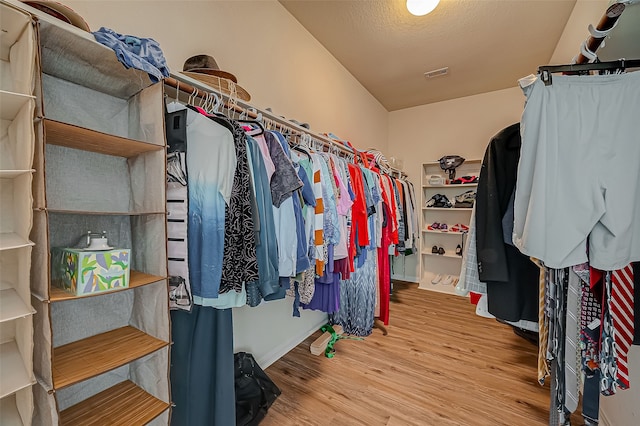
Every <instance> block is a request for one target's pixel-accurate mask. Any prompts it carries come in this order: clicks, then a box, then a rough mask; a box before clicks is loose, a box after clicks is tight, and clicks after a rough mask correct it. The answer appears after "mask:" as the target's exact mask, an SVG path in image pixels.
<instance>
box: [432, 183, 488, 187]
mask: <svg viewBox="0 0 640 426" xmlns="http://www.w3.org/2000/svg"><path fill="white" fill-rule="evenodd" d="M477 186H478V184H477V183H461V184H458V185H451V184H449V185H422V187H423V188H473V187H477Z"/></svg>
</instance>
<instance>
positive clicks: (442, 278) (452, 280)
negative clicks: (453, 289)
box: [431, 274, 458, 285]
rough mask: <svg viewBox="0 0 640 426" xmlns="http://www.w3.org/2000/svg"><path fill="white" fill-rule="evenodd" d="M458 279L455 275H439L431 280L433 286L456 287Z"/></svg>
mask: <svg viewBox="0 0 640 426" xmlns="http://www.w3.org/2000/svg"><path fill="white" fill-rule="evenodd" d="M457 283H458V277H456V276H454V275H444V274H438V275H436V276H435V277H433V279H432V280H431V284H442V285H456V284H457Z"/></svg>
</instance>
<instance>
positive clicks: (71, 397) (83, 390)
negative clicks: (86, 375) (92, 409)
mask: <svg viewBox="0 0 640 426" xmlns="http://www.w3.org/2000/svg"><path fill="white" fill-rule="evenodd" d="M78 362H82V360H80V359H79V360H78ZM128 377H129V365H128V364H127V365H123V366H122V367H119V368H116V369H115V370H111V371H109V372H107V373H104V374H101V375H99V376H96V377H93V378H91V379H87V380H84V381H82V382H80V383H76V384H75V385H71V386H68V387H66V388H63V389H60V390H57V391H56V397H57V399H58V407H59V408H60V411H62V410H64V409H66V408H69V407H71V406H72V405H75V404H77V403H78V402H81V401H84V400H85V399H87V398H89V397H91V396H93V395H95V394H97V393H99V392H102V391H103V390H105V389H109V388H110V387H111V386H114V385H116V384H118V383H120V382H122V381H124V380H127V379H128Z"/></svg>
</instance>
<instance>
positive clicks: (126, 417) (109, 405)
mask: <svg viewBox="0 0 640 426" xmlns="http://www.w3.org/2000/svg"><path fill="white" fill-rule="evenodd" d="M167 408H169V404H168V403H166V402H162V401H161V400H159V399H157V398H155V397H154V396H152V395H150V394H148V393H147V392H145V391H144V390H142V389H141V388H139V387H138V386H136V385H135V384H134V383H133V382H131V381H129V380H127V381H124V382H121V383H118V384H117V385H115V386H113V387H111V388H109V389H107V390H105V391H102V392H100V393H98V394H96V395H94V396H92V397H91V398H88V399H86V400H84V401H82V402H80V403H78V404H76V405H74V406H72V407H69V408H67V409H66V410H64V411H62V412H61V413H60V423H61V424H63V425H65V426H72V425H87V424H92V425H106V424H108V425H110V426H129V425H144V424H147V423H149V422H150V421H151V420H153V419H155V418H156V417H158V416H159V415H160V414H162V413H163V412H164V411H165V410H166V409H167Z"/></svg>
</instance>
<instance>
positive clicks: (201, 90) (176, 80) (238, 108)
mask: <svg viewBox="0 0 640 426" xmlns="http://www.w3.org/2000/svg"><path fill="white" fill-rule="evenodd" d="M164 82H165V84H167V85H169V86H171V87H173V88H174V89H176V90H178V89H179V90H180V91H182V92H183V93H185V94H187V95H189V94H195V96H197V97H199V98H205V97H207V94H208V93H215V94H217V95H218V96H219V97H220V98H221V99H222V100H223V102H224V106H225V108H227V109H228V110H232V111H235V112H237V113H239V114H245V115H246V116H247V117H250V118H252V119H256V118H258V116H259V115H258V114H262V116H263V117H265V118H267V119H268V120H271V121H273V122H275V123H278V124H280V125H281V126H283V127H287V128H289V129H290V130H292V131H293V132H294V134H296V135H298V136H300V135H302V134H307V135H309V136H311V137H312V138H313V139H316V140H317V141H318V142H321V143H322V144H323V145H326V146H334V147H336V148H338V149H339V150H341V151H342V152H344V153H345V154H349V155H354V153H353V151H352V150H351V149H350V148H349V147H347V146H344V145H339V144H337V143H336V142H334V141H332V140H331V139H329V138H327V137H325V136H321V135H317V134H314V133H312V132H310V131H309V129H307V128H305V127H302V126H299V125H297V124H296V123H293V122H291V121H287V120H285V119H283V118H282V117H278V116H276V115H273V114H272V113H270V112H269V111H262V110H259V109H257V108H255V107H253V106H251V105H249V104H247V103H244V102H242V101H240V100H238V101H237V102H236V103H232V102H229V96H227V95H225V94H222V93H220V92H218V91H217V90H215V89H213V88H210V87H208V86H206V85H200V84H199V83H196V82H192V81H186V80H184V79H183V78H181V77H180V76H177V75H175V74H171V77H167V78H165V79H164ZM254 111H256V112H254Z"/></svg>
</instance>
